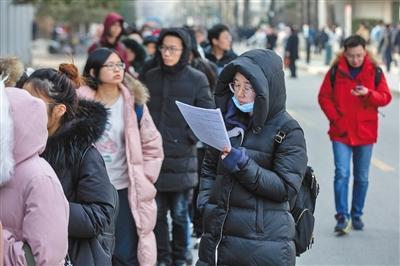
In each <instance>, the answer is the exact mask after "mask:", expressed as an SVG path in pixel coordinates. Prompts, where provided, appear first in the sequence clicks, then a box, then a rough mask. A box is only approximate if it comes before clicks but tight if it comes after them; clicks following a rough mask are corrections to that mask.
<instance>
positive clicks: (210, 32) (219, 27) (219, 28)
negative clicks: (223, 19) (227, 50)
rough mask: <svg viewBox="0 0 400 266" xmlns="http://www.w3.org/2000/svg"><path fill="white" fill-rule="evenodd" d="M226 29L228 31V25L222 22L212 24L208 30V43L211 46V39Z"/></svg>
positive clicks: (217, 36) (217, 37)
mask: <svg viewBox="0 0 400 266" xmlns="http://www.w3.org/2000/svg"><path fill="white" fill-rule="evenodd" d="M224 31H227V32H229V28H228V26H226V25H224V24H216V25H214V26H213V27H212V28H211V29H209V30H208V34H207V35H208V42H209V43H210V45H211V46H212V45H213V43H212V39H217V40H218V39H219V35H220V34H221V33H222V32H224Z"/></svg>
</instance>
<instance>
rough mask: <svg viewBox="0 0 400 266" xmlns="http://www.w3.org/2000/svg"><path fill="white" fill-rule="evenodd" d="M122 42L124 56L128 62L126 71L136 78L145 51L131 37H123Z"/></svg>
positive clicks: (143, 60) (144, 57) (141, 66)
mask: <svg viewBox="0 0 400 266" xmlns="http://www.w3.org/2000/svg"><path fill="white" fill-rule="evenodd" d="M122 43H123V44H124V45H125V47H126V58H127V60H128V63H129V66H128V72H129V73H130V74H131V75H132V76H134V77H135V78H138V77H139V73H141V71H142V68H143V65H144V62H145V59H146V51H145V50H144V48H143V46H142V45H141V44H140V43H138V42H137V41H135V40H133V39H130V38H128V39H125V40H123V41H122Z"/></svg>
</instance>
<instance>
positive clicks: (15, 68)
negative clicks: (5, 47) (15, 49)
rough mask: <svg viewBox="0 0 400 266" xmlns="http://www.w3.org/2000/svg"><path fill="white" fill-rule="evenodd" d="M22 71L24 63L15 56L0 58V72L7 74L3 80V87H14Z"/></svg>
mask: <svg viewBox="0 0 400 266" xmlns="http://www.w3.org/2000/svg"><path fill="white" fill-rule="evenodd" d="M23 73H24V65H23V64H22V62H21V60H20V59H19V58H17V57H8V58H0V74H2V75H3V76H8V78H7V79H6V80H5V81H4V85H5V87H15V85H16V84H17V81H18V80H19V79H20V78H21V76H22V74H23Z"/></svg>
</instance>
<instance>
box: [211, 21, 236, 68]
mask: <svg viewBox="0 0 400 266" xmlns="http://www.w3.org/2000/svg"><path fill="white" fill-rule="evenodd" d="M208 41H209V42H210V45H209V46H208V47H207V48H206V49H205V51H204V53H205V56H206V58H207V59H208V60H210V61H211V62H213V63H215V64H216V65H217V68H218V74H219V73H220V72H221V70H222V69H223V68H224V66H225V65H226V64H228V63H229V62H231V61H232V60H233V59H235V58H236V57H237V54H235V52H233V51H232V35H231V33H230V32H229V28H228V27H227V26H226V25H223V24H217V25H214V26H213V27H212V28H211V29H209V30H208Z"/></svg>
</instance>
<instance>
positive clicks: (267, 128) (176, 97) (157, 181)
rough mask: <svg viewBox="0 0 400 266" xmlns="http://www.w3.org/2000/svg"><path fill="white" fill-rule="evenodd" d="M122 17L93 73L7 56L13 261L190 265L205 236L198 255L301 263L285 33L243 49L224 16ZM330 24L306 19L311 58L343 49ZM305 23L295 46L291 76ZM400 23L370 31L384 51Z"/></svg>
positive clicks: (301, 155) (6, 154)
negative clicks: (200, 133)
mask: <svg viewBox="0 0 400 266" xmlns="http://www.w3.org/2000/svg"><path fill="white" fill-rule="evenodd" d="M123 25H124V20H123V17H122V16H120V15H119V14H117V13H110V14H109V15H107V17H106V18H105V20H104V25H103V26H104V30H103V33H102V35H101V36H100V38H99V39H98V40H95V41H94V42H93V44H92V45H91V46H90V48H89V50H88V58H87V60H86V64H85V66H84V69H83V72H82V73H79V71H78V68H77V67H76V66H75V65H73V64H67V63H63V64H60V65H59V67H58V69H52V68H41V69H37V70H34V71H33V72H32V69H24V68H23V66H22V65H21V63H20V62H19V61H18V60H17V59H15V58H3V59H0V74H1V76H0V78H1V80H2V81H1V82H2V83H4V85H5V87H6V88H0V93H1V95H2V96H1V99H2V102H1V112H2V113H1V115H2V120H1V128H0V129H1V153H0V158H1V168H0V170H1V172H0V202H2V203H6V204H2V208H0V222H1V223H0V224H1V225H2V227H3V230H2V236H3V239H2V241H3V242H4V247H3V251H4V252H3V255H4V264H5V265H148V266H153V265H159V266H163V265H192V264H193V258H192V254H191V251H192V250H191V249H192V246H196V245H197V247H198V248H199V260H198V262H197V264H196V265H199V266H202V265H217V264H218V265H294V264H295V254H296V253H295V247H294V242H293V237H294V230H295V227H294V221H293V219H292V218H291V216H290V214H289V211H290V204H289V203H290V201H291V200H293V198H294V197H295V196H296V194H297V192H298V191H299V188H300V185H301V180H302V177H303V176H304V173H305V170H306V166H307V155H306V146H305V140H304V135H303V132H302V130H293V131H292V132H289V134H288V135H287V136H286V139H285V142H283V143H282V144H281V145H279V147H278V148H275V146H274V142H273V141H272V139H273V136H274V134H275V132H276V130H277V129H278V128H279V126H280V125H282V123H283V121H291V120H294V119H293V118H292V117H291V116H290V115H289V114H288V113H287V112H286V109H285V102H286V91H285V81H284V70H283V61H282V59H281V57H280V56H279V55H277V54H276V53H275V52H273V50H274V49H275V48H276V46H277V42H278V40H279V38H278V32H277V31H276V30H275V29H274V28H266V29H260V30H259V31H257V32H256V33H255V34H256V36H255V37H254V38H253V39H251V40H250V41H251V42H254V43H257V45H260V44H261V43H263V45H264V46H263V47H260V48H263V49H255V50H252V51H249V52H246V53H244V54H242V55H240V56H238V55H237V54H236V53H235V52H234V51H233V50H232V32H231V31H230V29H229V28H228V27H227V26H226V25H223V24H217V25H214V26H213V27H212V28H210V29H209V30H208V32H206V31H205V30H204V29H202V28H192V27H188V26H183V27H175V28H164V29H161V30H146V31H143V32H138V31H135V30H131V31H130V32H129V33H128V34H127V36H124V34H125V33H126V32H125V30H124V28H123ZM382 27H383V26H382ZM329 31H330V30H329V29H325V30H322V31H321V33H320V34H319V35H318V36H319V37H318V38H317V37H316V36H317V34H316V33H315V32H314V31H313V30H312V29H311V28H310V27H309V26H308V25H305V26H304V27H303V29H302V32H301V33H302V35H303V36H304V37H305V39H306V44H307V60H310V55H309V51H310V47H311V46H315V47H316V48H315V49H316V50H317V49H329V48H328V47H329V46H332V45H333V43H332V40H331V37H330V35H329V34H330V32H329ZM298 32H299V29H296V28H295V27H291V28H290V34H289V37H288V38H287V41H286V45H285V50H284V57H288V60H289V62H288V67H289V68H290V71H291V76H292V77H296V66H295V62H296V60H297V59H298V58H299V52H298V49H299V37H298ZM324 32H325V34H324ZM399 34H400V31H399V32H398V33H396V34H394V32H392V29H390V28H388V26H386V27H383V28H382V31H381V32H379V33H378V30H373V31H372V32H371V43H375V44H379V45H378V46H379V50H380V51H383V54H384V55H385V56H387V53H389V52H387V51H388V49H394V47H400V43H399V42H400V37H399V36H400V35H399ZM325 35H327V36H328V38H327V39H328V40H325V39H326V36H325ZM360 35H361V36H363V34H361V33H360ZM378 35H379V36H381V37H379V38H378V37H376V36H378ZM372 36H375V37H372ZM262 38H265V40H266V41H265V42H262ZM317 39H318V40H319V41H318V42H317V41H316V40H317ZM260 40H261V41H260ZM321 43H322V44H321ZM265 48H267V49H265ZM377 49H378V48H377ZM327 53H328V52H327ZM385 58H386V60H388V58H389V57H385ZM328 61H330V60H328ZM389 67H390V66H389ZM326 82H327V81H325V83H326ZM175 101H181V102H184V103H187V104H190V105H193V106H197V107H203V108H215V107H218V108H220V109H221V111H222V114H223V118H224V122H225V124H226V128H227V130H228V134H229V137H230V139H231V142H232V148H229V149H228V148H227V149H224V150H223V151H219V150H217V149H214V148H212V147H209V146H207V145H205V144H203V143H201V142H199V141H198V139H197V138H196V136H195V135H194V133H193V132H192V131H191V129H190V128H189V127H188V125H187V124H186V122H185V120H184V118H183V116H181V115H180V113H179V110H178V108H177V106H176V104H175ZM299 128H300V127H299ZM10 140H13V141H10ZM283 155H285V156H283ZM360 215H361V214H360ZM168 217H170V218H168ZM252 220H254V221H252ZM192 236H193V237H194V238H195V239H199V240H200V239H201V241H199V243H191V240H192ZM243 254H251V255H248V256H247V255H246V256H243ZM250 257H251V260H252V261H251V262H250V264H249V258H250ZM1 260H3V259H2V258H1Z"/></svg>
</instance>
